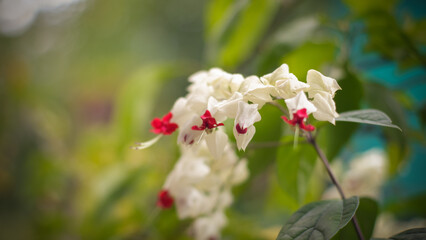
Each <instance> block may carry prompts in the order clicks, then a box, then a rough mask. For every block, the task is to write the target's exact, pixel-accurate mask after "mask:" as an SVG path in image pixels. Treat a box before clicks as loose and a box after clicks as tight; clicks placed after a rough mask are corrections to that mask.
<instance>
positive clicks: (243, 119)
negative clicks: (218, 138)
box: [234, 101, 261, 150]
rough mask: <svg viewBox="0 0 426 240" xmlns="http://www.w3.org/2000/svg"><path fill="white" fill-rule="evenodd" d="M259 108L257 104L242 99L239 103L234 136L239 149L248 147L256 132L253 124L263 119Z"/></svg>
mask: <svg viewBox="0 0 426 240" xmlns="http://www.w3.org/2000/svg"><path fill="white" fill-rule="evenodd" d="M257 108H258V105H257V104H248V103H246V102H242V101H241V102H239V103H238V111H237V116H236V118H235V121H234V136H235V139H236V140H237V147H238V149H239V150H241V149H242V150H245V149H246V147H247V145H248V143H249V142H250V140H251V139H252V138H253V136H254V133H255V132H256V128H255V127H254V126H253V124H254V123H255V122H258V121H260V119H261V117H260V114H259V111H258V110H257Z"/></svg>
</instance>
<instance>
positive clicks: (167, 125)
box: [151, 112, 178, 135]
mask: <svg viewBox="0 0 426 240" xmlns="http://www.w3.org/2000/svg"><path fill="white" fill-rule="evenodd" d="M172 117H173V114H172V113H171V112H169V113H167V114H166V115H164V117H163V119H159V118H154V119H153V120H152V121H151V126H152V129H151V132H153V133H155V134H163V135H170V134H172V133H173V132H174V131H175V130H176V129H177V128H178V125H177V124H176V123H172V122H170V120H171V119H172Z"/></svg>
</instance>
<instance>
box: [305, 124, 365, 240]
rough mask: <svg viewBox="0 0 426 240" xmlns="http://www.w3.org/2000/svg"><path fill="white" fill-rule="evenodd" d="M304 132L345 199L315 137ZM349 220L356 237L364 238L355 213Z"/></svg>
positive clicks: (361, 239)
mask: <svg viewBox="0 0 426 240" xmlns="http://www.w3.org/2000/svg"><path fill="white" fill-rule="evenodd" d="M305 133H306V135H305V136H306V141H307V142H308V143H310V144H311V145H312V146H313V147H314V148H315V151H316V152H317V154H318V156H319V157H320V159H321V160H322V162H323V163H324V166H325V168H326V170H327V173H328V176H329V177H330V179H331V181H332V182H333V184H334V186H336V188H337V191H338V192H339V194H340V197H341V198H342V200H345V199H346V196H345V194H344V192H343V190H342V187H341V186H340V184H339V183H338V182H337V179H336V177H335V176H334V174H333V172H332V171H331V167H330V164H329V162H328V160H327V157H326V156H325V154H324V152H323V151H322V150H321V148H320V147H319V146H318V143H317V142H316V140H315V138H314V137H313V136H312V134H311V133H310V132H308V131H305ZM351 221H352V224H353V225H354V228H355V231H356V234H357V236H358V238H359V239H360V240H364V236H363V234H362V231H361V228H360V226H359V223H358V220H357V218H356V215H354V216H353V217H352V219H351Z"/></svg>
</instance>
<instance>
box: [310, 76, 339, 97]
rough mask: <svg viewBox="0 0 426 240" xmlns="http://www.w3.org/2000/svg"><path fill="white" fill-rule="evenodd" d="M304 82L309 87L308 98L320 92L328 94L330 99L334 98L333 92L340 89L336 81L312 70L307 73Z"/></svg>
mask: <svg viewBox="0 0 426 240" xmlns="http://www.w3.org/2000/svg"><path fill="white" fill-rule="evenodd" d="M306 80H307V82H308V84H309V85H310V87H309V89H308V95H309V97H310V98H312V97H313V96H315V94H317V93H321V92H326V93H329V94H331V96H332V97H334V94H335V92H336V91H337V90H340V89H341V88H340V86H339V84H338V83H337V81H336V79H334V78H330V77H326V76H324V75H322V74H321V73H320V72H318V71H316V70H313V69H311V70H309V71H308V76H307V78H306Z"/></svg>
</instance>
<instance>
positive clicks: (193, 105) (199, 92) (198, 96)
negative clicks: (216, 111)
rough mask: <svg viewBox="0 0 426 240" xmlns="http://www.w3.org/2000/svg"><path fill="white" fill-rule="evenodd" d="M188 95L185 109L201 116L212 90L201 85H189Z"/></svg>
mask: <svg viewBox="0 0 426 240" xmlns="http://www.w3.org/2000/svg"><path fill="white" fill-rule="evenodd" d="M189 89H190V93H189V94H188V95H187V97H186V98H187V99H188V100H187V107H188V108H189V109H191V110H192V111H194V112H195V113H196V114H197V115H201V114H202V113H203V111H205V110H206V107H207V100H208V99H209V97H210V96H211V95H212V89H211V88H210V87H209V86H207V85H203V84H196V85H191V86H190V87H189Z"/></svg>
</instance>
